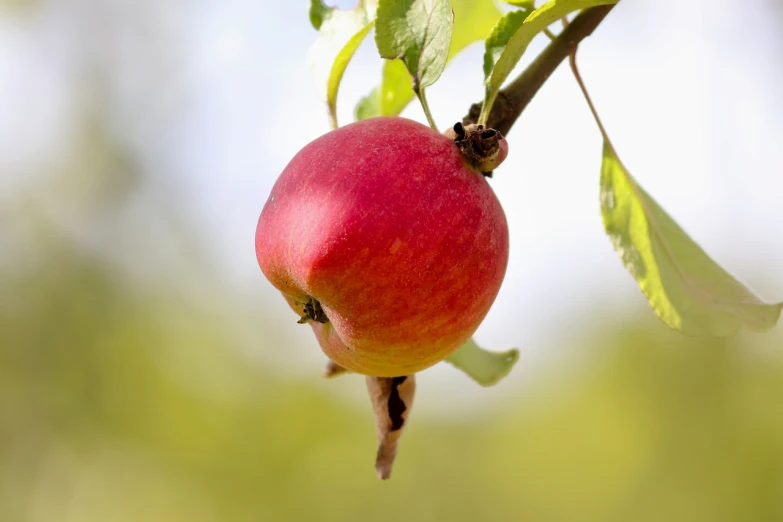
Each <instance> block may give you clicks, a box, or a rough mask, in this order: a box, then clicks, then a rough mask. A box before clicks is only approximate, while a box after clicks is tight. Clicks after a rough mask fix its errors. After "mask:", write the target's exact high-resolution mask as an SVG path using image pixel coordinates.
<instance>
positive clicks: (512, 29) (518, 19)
mask: <svg viewBox="0 0 783 522" xmlns="http://www.w3.org/2000/svg"><path fill="white" fill-rule="evenodd" d="M529 15H530V13H529V12H527V11H511V12H509V13H506V14H505V16H503V18H501V19H500V20H499V21H498V23H497V25H495V27H494V28H493V29H492V33H490V35H489V37H488V38H487V40H486V42H484V47H485V49H486V50H485V51H484V78H489V75H490V74H492V69H493V68H494V67H495V63H497V61H498V58H500V55H501V54H502V53H503V51H504V50H505V48H506V45H507V44H508V41H509V40H511V37H513V36H514V35H515V34H516V32H517V30H519V28H520V27H522V23H523V22H524V21H525V19H526V18H527V17H528V16H529Z"/></svg>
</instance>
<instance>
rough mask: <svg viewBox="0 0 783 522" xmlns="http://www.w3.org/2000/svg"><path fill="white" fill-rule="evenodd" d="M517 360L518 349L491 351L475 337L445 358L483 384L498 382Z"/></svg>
mask: <svg viewBox="0 0 783 522" xmlns="http://www.w3.org/2000/svg"><path fill="white" fill-rule="evenodd" d="M517 360H519V351H518V350H516V349H511V350H507V351H505V352H490V351H487V350H485V349H483V348H481V347H480V346H479V345H478V344H476V342H475V341H474V340H473V339H470V340H469V341H468V342H467V343H465V344H464V345H463V346H462V347H461V348H459V349H458V350H457V351H456V352H454V353H452V354H451V355H449V356H448V357H446V359H445V361H446V362H448V363H450V364H452V365H454V366H455V367H456V368H458V369H460V370H462V371H463V372H465V373H466V374H467V375H468V376H469V377H471V378H472V379H473V380H474V381H476V382H477V383H479V384H480V385H482V386H492V385H493V384H497V383H498V382H499V381H500V380H501V379H502V378H503V377H505V376H506V375H508V374H509V372H510V371H511V368H513V367H514V365H515V364H516V362H517Z"/></svg>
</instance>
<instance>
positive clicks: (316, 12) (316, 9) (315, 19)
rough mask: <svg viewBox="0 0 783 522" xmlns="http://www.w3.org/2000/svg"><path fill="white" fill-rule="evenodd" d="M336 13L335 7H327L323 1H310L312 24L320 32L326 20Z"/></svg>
mask: <svg viewBox="0 0 783 522" xmlns="http://www.w3.org/2000/svg"><path fill="white" fill-rule="evenodd" d="M332 11H334V7H327V6H325V5H324V3H323V2H322V1H321V0H310V23H311V24H313V27H314V28H315V29H316V30H318V29H320V28H321V24H323V23H324V19H325V18H326V17H327V16H329V14H330V13H331V12H332Z"/></svg>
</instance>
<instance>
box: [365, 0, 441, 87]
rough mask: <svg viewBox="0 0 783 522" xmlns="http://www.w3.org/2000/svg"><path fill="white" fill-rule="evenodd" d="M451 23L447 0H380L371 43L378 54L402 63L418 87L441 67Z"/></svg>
mask: <svg viewBox="0 0 783 522" xmlns="http://www.w3.org/2000/svg"><path fill="white" fill-rule="evenodd" d="M453 25H454V13H453V12H452V10H451V3H450V2H449V0H380V2H379V4H378V24H377V28H376V30H375V43H376V45H377V46H378V52H379V53H380V55H381V57H382V58H387V59H389V60H394V59H398V58H399V59H401V60H402V61H403V62H404V63H405V66H406V67H407V68H408V72H409V73H410V75H411V77H412V78H413V90H414V91H418V90H419V89H423V88H425V87H429V86H430V85H432V84H433V83H435V82H436V81H437V80H438V78H440V75H441V73H442V72H443V69H445V67H446V61H447V59H448V56H449V46H450V45H451V32H452V29H453Z"/></svg>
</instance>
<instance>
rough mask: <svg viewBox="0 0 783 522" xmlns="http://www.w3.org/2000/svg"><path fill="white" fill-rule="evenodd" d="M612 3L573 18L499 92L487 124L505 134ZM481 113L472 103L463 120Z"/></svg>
mask: <svg viewBox="0 0 783 522" xmlns="http://www.w3.org/2000/svg"><path fill="white" fill-rule="evenodd" d="M613 7H614V4H613V5H601V6H597V7H591V8H590V9H585V10H584V11H582V12H581V13H580V14H579V15H578V16H577V17H576V18H574V19H573V20H572V21H571V23H570V24H568V27H566V28H565V29H564V30H563V32H562V33H560V34H559V35H558V37H557V38H555V39H554V40H553V41H552V43H550V44H549V45H548V46H547V47H546V49H544V50H543V52H542V53H541V54H540V55H538V57H537V58H536V59H535V60H534V61H533V63H531V64H530V65H529V66H528V67H527V69H525V70H524V71H523V72H522V74H520V75H519V77H518V78H516V79H515V80H514V81H513V82H511V83H510V84H509V85H508V86H507V87H506V88H505V89H502V90H501V91H500V92H499V93H498V96H497V98H496V99H495V104H494V105H493V106H492V112H490V113H489V120H488V121H487V126H488V127H491V128H493V129H495V130H498V131H500V132H501V133H502V134H504V135H506V134H508V131H509V130H510V129H511V126H512V125H514V122H515V121H517V118H519V116H520V115H521V114H522V111H523V110H525V107H527V104H528V103H530V100H532V99H533V96H535V95H536V93H537V92H538V90H539V89H540V88H541V86H542V85H544V82H546V80H547V79H548V78H549V77H550V76H551V75H552V73H553V72H554V71H555V69H557V67H558V66H559V65H560V63H561V62H562V61H563V60H565V59H566V57H568V55H569V54H570V53H571V51H572V50H574V49H575V48H576V46H577V45H579V42H581V41H582V40H584V39H585V38H587V37H588V36H590V35H591V34H592V33H593V31H594V30H595V28H596V27H598V24H600V23H601V21H602V20H603V19H604V18H605V17H606V15H607V14H609V11H611V10H612V8H613ZM480 113H481V103H474V104H473V105H472V106H471V107H470V111H469V112H468V114H467V116H465V118H463V120H462V122H463V124H464V125H468V124H470V123H476V122H477V121H478V117H479V114H480Z"/></svg>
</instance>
